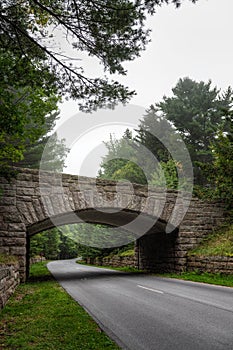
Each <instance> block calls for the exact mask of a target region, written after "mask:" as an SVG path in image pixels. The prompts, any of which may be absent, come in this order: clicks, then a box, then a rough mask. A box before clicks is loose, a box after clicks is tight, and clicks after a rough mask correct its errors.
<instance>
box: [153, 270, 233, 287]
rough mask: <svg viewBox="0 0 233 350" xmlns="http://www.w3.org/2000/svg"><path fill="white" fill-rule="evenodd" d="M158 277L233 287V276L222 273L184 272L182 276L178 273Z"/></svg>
mask: <svg viewBox="0 0 233 350" xmlns="http://www.w3.org/2000/svg"><path fill="white" fill-rule="evenodd" d="M156 276H159V277H169V278H178V279H182V280H186V281H193V282H202V283H209V284H216V285H221V286H226V287H233V275H222V274H220V273H216V274H213V273H208V272H203V273H199V272H182V273H180V274H176V273H164V274H159V275H157V274H156Z"/></svg>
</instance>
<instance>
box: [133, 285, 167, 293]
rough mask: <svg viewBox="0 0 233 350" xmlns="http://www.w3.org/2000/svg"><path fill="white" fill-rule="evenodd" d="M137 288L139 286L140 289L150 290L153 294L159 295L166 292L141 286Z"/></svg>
mask: <svg viewBox="0 0 233 350" xmlns="http://www.w3.org/2000/svg"><path fill="white" fill-rule="evenodd" d="M137 286H138V287H139V288H143V289H147V290H150V291H151V292H155V293H159V294H164V292H162V291H161V290H157V289H152V288H148V287H144V286H141V285H140V284H138V285H137Z"/></svg>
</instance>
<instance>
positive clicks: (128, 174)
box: [112, 161, 147, 185]
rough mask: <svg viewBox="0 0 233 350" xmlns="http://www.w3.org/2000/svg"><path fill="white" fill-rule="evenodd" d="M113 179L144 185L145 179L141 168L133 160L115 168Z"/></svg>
mask: <svg viewBox="0 0 233 350" xmlns="http://www.w3.org/2000/svg"><path fill="white" fill-rule="evenodd" d="M112 179H113V180H122V181H125V180H127V181H130V182H131V183H138V184H142V185H145V184H147V179H146V177H145V174H144V172H143V170H142V169H141V168H140V167H139V166H138V165H137V164H135V163H134V162H132V161H128V162H127V163H126V164H125V165H124V166H123V167H121V168H120V169H118V170H116V171H115V172H114V173H113V175H112Z"/></svg>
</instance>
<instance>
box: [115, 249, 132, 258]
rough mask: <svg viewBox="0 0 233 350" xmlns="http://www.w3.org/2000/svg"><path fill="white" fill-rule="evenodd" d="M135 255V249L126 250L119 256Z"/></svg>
mask: <svg viewBox="0 0 233 350" xmlns="http://www.w3.org/2000/svg"><path fill="white" fill-rule="evenodd" d="M134 254H135V251H134V249H128V250H125V251H124V252H121V253H119V255H118V256H123V257H124V256H134Z"/></svg>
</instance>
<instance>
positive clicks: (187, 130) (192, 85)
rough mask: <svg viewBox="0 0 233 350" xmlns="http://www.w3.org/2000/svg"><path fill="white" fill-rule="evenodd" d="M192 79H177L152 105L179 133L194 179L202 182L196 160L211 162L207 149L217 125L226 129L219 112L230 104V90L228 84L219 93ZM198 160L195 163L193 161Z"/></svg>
mask: <svg viewBox="0 0 233 350" xmlns="http://www.w3.org/2000/svg"><path fill="white" fill-rule="evenodd" d="M211 84H212V82H211V80H210V81H209V82H208V83H205V82H203V81H201V82H196V81H194V80H192V79H190V78H184V79H180V80H179V81H178V83H177V85H176V86H175V87H174V88H173V89H172V92H173V96H172V97H166V96H164V97H163V100H162V102H160V103H157V104H156V107H157V108H158V110H159V111H160V112H161V113H163V115H164V117H165V118H166V119H167V120H169V121H171V122H172V123H173V124H174V126H175V127H176V129H177V130H178V131H179V133H180V135H181V136H182V138H183V140H184V141H185V144H186V146H187V148H188V150H189V152H190V156H191V159H192V161H193V164H194V167H195V182H196V183H197V184H205V183H206V179H205V176H204V174H203V172H201V171H200V167H199V163H208V162H210V161H212V152H211V150H210V144H211V142H214V140H215V136H216V133H217V132H218V130H219V129H220V128H223V130H224V131H225V130H226V126H225V123H224V121H223V118H222V117H223V115H224V113H226V111H229V110H230V108H231V104H232V97H233V91H232V89H231V88H230V87H229V88H228V89H227V90H226V91H225V92H224V93H222V94H220V90H218V89H217V87H214V88H212V87H211ZM197 162H198V163H197Z"/></svg>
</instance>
